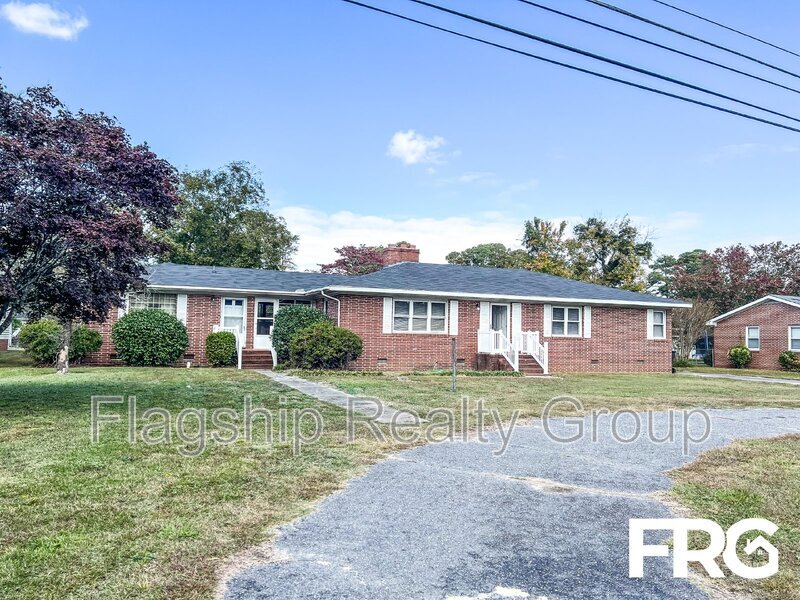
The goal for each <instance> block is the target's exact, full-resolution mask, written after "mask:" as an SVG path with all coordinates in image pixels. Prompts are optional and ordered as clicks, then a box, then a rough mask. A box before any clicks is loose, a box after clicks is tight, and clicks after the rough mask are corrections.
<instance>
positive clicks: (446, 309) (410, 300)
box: [392, 298, 449, 335]
mask: <svg viewBox="0 0 800 600" xmlns="http://www.w3.org/2000/svg"><path fill="white" fill-rule="evenodd" d="M398 302H408V317H407V318H408V329H397V328H396V327H395V319H396V318H397V315H396V311H397V303H398ZM414 303H417V304H423V303H424V304H427V305H428V309H427V315H426V319H427V320H426V328H425V330H424V331H422V330H414V329H413V326H414V325H413V323H414ZM433 304H442V305H444V315H443V316H441V317H436V318H437V319H441V320H443V321H444V329H443V330H442V331H431V320H432V317H431V311H432V305H433ZM448 304H449V303H448V302H447V300H426V299H422V298H392V333H412V334H423V335H447V329H448V327H447V325H448V319H449V307H448ZM400 317H401V318H404V317H405V315H400ZM417 318H420V317H417Z"/></svg>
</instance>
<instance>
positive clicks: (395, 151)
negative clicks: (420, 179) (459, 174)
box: [386, 129, 447, 165]
mask: <svg viewBox="0 0 800 600" xmlns="http://www.w3.org/2000/svg"><path fill="white" fill-rule="evenodd" d="M446 143H447V142H446V141H445V139H444V138H443V137H440V136H438V135H437V136H434V137H425V136H424V135H422V134H420V133H417V132H416V131H414V130H413V129H409V130H408V131H398V132H397V133H395V134H394V135H393V136H392V139H391V140H390V141H389V148H388V149H387V150H386V153H387V154H388V155H389V156H391V157H392V158H399V159H400V160H401V161H403V162H404V163H405V164H407V165H417V164H440V163H441V162H442V156H441V153H439V152H438V150H439V148H441V147H442V146H444V145H445V144H446Z"/></svg>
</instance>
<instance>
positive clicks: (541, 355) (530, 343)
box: [519, 331, 549, 375]
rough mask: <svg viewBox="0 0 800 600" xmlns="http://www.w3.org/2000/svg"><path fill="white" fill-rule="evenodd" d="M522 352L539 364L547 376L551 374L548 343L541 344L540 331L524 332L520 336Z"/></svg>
mask: <svg viewBox="0 0 800 600" xmlns="http://www.w3.org/2000/svg"><path fill="white" fill-rule="evenodd" d="M519 351H520V352H522V353H524V354H528V355H530V356H532V357H533V359H534V360H535V361H536V362H537V363H539V366H541V367H542V371H543V372H544V374H545V375H547V374H549V368H548V367H549V365H548V362H549V360H548V358H549V357H548V351H547V342H544V343H541V341H540V334H539V332H538V331H524V332H522V335H521V336H520V349H519Z"/></svg>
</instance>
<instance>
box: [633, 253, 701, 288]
mask: <svg viewBox="0 0 800 600" xmlns="http://www.w3.org/2000/svg"><path fill="white" fill-rule="evenodd" d="M705 254H706V251H705V250H700V249H696V250H689V251H688V252H681V253H680V254H679V255H678V257H677V258H676V257H674V256H672V255H671V254H662V255H661V256H659V257H658V258H656V259H655V260H654V261H653V264H652V265H650V273H648V275H647V287H648V289H649V290H650V291H652V292H654V293H656V294H660V295H661V296H666V297H668V298H672V297H675V294H676V290H675V275H676V273H677V272H678V271H680V272H682V273H685V274H689V275H693V274H695V273H697V272H698V271H700V268H701V267H702V265H703V261H704V257H705Z"/></svg>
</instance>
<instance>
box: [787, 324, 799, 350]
mask: <svg viewBox="0 0 800 600" xmlns="http://www.w3.org/2000/svg"><path fill="white" fill-rule="evenodd" d="M789 350H794V351H795V352H798V351H800V325H792V326H791V327H789Z"/></svg>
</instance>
